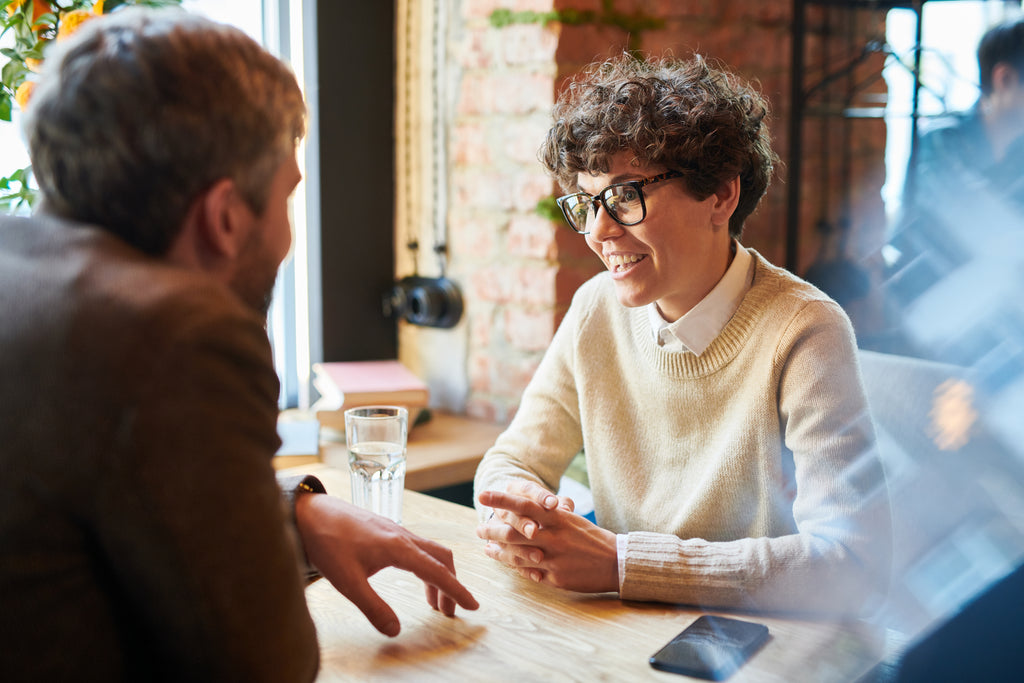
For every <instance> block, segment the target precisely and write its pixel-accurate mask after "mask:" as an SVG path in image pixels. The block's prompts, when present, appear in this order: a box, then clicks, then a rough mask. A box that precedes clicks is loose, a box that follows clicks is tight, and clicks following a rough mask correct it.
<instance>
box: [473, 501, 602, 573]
mask: <svg viewBox="0 0 1024 683" xmlns="http://www.w3.org/2000/svg"><path fill="white" fill-rule="evenodd" d="M479 501H480V503H481V504H482V505H484V506H486V507H489V508H492V509H493V510H494V514H493V516H492V517H491V518H490V519H489V520H488V521H486V522H484V523H482V524H480V525H479V526H478V527H477V529H476V535H477V536H479V537H480V538H482V539H484V540H485V541H487V545H486V546H485V547H484V552H485V553H486V554H487V556H488V557H490V558H492V559H495V560H498V561H499V562H502V563H503V564H506V565H508V566H509V567H512V568H513V569H515V570H516V571H518V572H519V573H520V574H521V575H522V576H524V577H526V578H528V579H530V580H532V581H536V582H537V583H546V584H550V585H552V586H556V587H558V588H564V589H567V590H573V591H578V592H582V593H601V592H606V591H618V589H619V570H618V559H617V551H616V539H615V534H614V533H612V532H611V531H608V530H607V529H602V528H601V527H599V526H597V525H596V524H594V523H592V522H590V521H589V520H588V519H586V518H584V517H582V516H580V515H577V514H576V513H575V512H574V511H573V510H574V504H573V501H572V499H571V498H568V497H565V496H556V495H555V494H553V493H551V492H550V491H548V490H547V489H545V488H544V487H542V486H540V485H539V484H536V483H533V482H528V481H516V482H512V483H510V484H509V485H508V486H507V487H506V489H505V491H483V492H482V493H480V495H479Z"/></svg>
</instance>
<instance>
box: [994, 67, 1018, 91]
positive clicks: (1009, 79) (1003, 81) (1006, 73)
mask: <svg viewBox="0 0 1024 683" xmlns="http://www.w3.org/2000/svg"><path fill="white" fill-rule="evenodd" d="M1022 78H1024V74H1020V73H1018V72H1017V70H1016V69H1014V68H1013V66H1011V65H1010V64H1007V63H1006V62H997V63H996V65H995V66H993V67H992V92H994V93H1000V92H1004V91H1006V90H1012V89H1014V88H1020V87H1021V80H1022Z"/></svg>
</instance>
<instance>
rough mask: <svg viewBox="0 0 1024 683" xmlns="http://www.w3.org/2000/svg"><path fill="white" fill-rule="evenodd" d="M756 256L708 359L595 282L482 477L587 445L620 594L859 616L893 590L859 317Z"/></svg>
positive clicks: (549, 472) (558, 469)
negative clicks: (669, 342) (861, 364)
mask: <svg viewBox="0 0 1024 683" xmlns="http://www.w3.org/2000/svg"><path fill="white" fill-rule="evenodd" d="M751 254H752V255H753V256H754V260H755V263H756V270H755V273H754V279H753V283H752V286H751V288H750V290H749V292H748V293H747V295H746V296H745V297H744V299H743V301H742V302H741V303H740V306H739V308H738V309H737V311H736V313H735V314H734V315H733V317H732V319H731V320H730V321H729V323H728V324H727V325H726V326H725V328H724V329H723V330H722V332H721V333H720V334H719V335H718V337H717V338H716V339H715V340H714V341H713V342H712V343H711V345H710V346H709V347H708V348H707V349H706V350H705V352H704V353H703V354H701V355H700V356H696V355H694V354H692V353H689V352H673V351H667V350H665V349H664V348H662V347H659V346H658V345H657V344H656V343H655V340H654V339H653V335H652V334H651V328H650V324H649V322H648V318H647V312H646V310H645V309H644V308H642V307H641V308H632V309H629V308H625V307H623V306H622V305H621V304H619V303H618V300H617V298H616V296H615V290H614V284H613V282H612V281H611V279H610V278H609V277H608V276H607V274H605V273H602V274H600V275H598V276H596V277H595V278H593V279H592V280H590V281H589V282H588V283H586V284H584V285H583V287H581V288H580V290H579V291H578V292H577V293H576V295H575V297H574V299H573V303H572V306H571V307H570V309H569V311H568V313H567V314H566V317H565V319H564V321H563V322H562V324H561V326H560V327H559V330H558V332H557V334H556V335H555V338H554V340H553V342H552V344H551V347H550V348H549V349H548V351H547V353H546V355H545V357H544V360H543V362H542V363H541V365H540V367H539V368H538V370H537V372H536V374H535V376H534V378H533V380H532V381H531V382H530V385H529V386H528V387H527V389H526V391H525V393H524V395H523V399H522V402H521V404H520V406H519V410H518V412H517V413H516V416H515V419H514V420H513V421H512V424H511V425H510V426H509V428H508V430H507V431H506V432H505V433H504V434H502V435H501V437H499V439H498V440H497V442H496V443H495V445H494V447H493V448H491V449H490V450H489V451H488V453H487V454H486V456H485V458H484V460H483V462H482V463H481V465H480V468H479V470H478V472H477V477H476V487H477V490H478V491H479V490H484V489H499V490H500V489H504V487H505V484H506V483H507V482H508V480H509V479H512V478H525V479H530V480H532V481H536V482H538V483H540V484H542V485H544V486H547V487H548V488H549V489H551V490H555V488H556V487H557V486H558V483H559V478H560V476H561V475H562V473H563V472H564V470H565V468H566V466H567V465H568V463H569V462H570V460H571V459H572V458H573V456H574V455H575V454H576V453H577V452H578V451H579V450H580V449H581V448H582V449H583V450H584V452H585V453H586V460H587V468H588V475H589V479H590V485H591V488H592V492H593V497H594V505H595V513H596V517H597V523H598V524H599V525H601V526H602V527H604V528H606V529H609V530H611V531H614V532H616V533H617V534H628V538H627V539H626V554H625V558H620V562H621V561H622V560H623V559H624V572H623V575H622V576H621V577H620V579H621V589H620V596H621V597H622V598H623V599H629V600H658V601H665V602H679V603H691V604H699V605H706V606H714V607H737V608H754V609H771V610H795V611H812V612H826V613H835V612H840V613H860V612H862V611H864V610H869V609H870V608H871V607H872V605H877V599H878V598H879V597H880V596H881V594H882V593H883V592H884V590H885V587H886V579H887V574H888V570H889V557H890V554H891V523H890V520H889V509H888V497H887V491H886V486H885V481H884V476H883V473H882V469H881V464H880V462H879V460H878V457H877V454H876V452H875V450H874V433H873V428H872V425H871V420H870V417H869V415H868V412H867V403H866V400H865V397H864V391H863V388H862V386H861V380H860V375H859V371H858V366H857V358H856V353H855V350H856V349H855V343H854V337H853V330H852V328H851V326H850V323H849V321H848V320H847V318H846V316H845V315H844V314H843V312H842V310H841V309H840V308H839V306H838V305H836V304H835V302H833V301H831V300H829V299H828V298H827V297H826V296H825V295H824V294H822V293H821V292H820V291H818V290H816V289H815V288H814V287H812V286H811V285H809V284H807V283H806V282H803V281H801V280H799V279H798V278H795V277H794V276H792V275H791V274H789V273H787V272H786V271H784V270H782V269H780V268H776V267H774V266H772V265H770V264H769V263H767V262H766V261H765V260H764V259H763V258H762V257H761V256H760V255H758V254H757V252H755V251H751ZM620 547H621V545H620ZM872 598H874V600H872Z"/></svg>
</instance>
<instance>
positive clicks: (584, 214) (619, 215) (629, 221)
mask: <svg viewBox="0 0 1024 683" xmlns="http://www.w3.org/2000/svg"><path fill="white" fill-rule="evenodd" d="M682 175H683V174H682V173H680V172H679V171H666V172H665V173H659V174H658V175H655V176H651V177H650V178H641V179H640V180H630V181H629V182H625V183H615V184H614V185H609V186H608V187H606V188H604V189H603V190H601V191H600V192H598V193H597V194H587V193H586V192H576V193H574V194H567V195H565V196H564V197H559V198H558V199H556V200H555V202H556V203H557V204H558V208H560V209H561V210H562V215H563V216H565V220H566V221H568V223H569V227H571V228H572V229H573V230H575V231H576V232H578V233H580V234H581V235H586V234H587V233H588V232H590V231H589V230H588V229H587V218H588V217H589V216H590V209H591V208H593V210H594V215H595V216H596V215H597V202H598V201H600V202H601V205H602V206H604V210H605V211H607V212H608V215H609V216H611V217H612V219H613V220H614V221H615V222H616V223H618V224H619V225H626V226H629V225H636V224H637V223H640V222H642V221H643V220H644V219H645V218H647V204H645V203H644V186H645V185H650V184H652V183H658V182H661V181H662V180H668V179H669V178H679V177H680V176H682Z"/></svg>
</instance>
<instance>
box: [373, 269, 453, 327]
mask: <svg viewBox="0 0 1024 683" xmlns="http://www.w3.org/2000/svg"><path fill="white" fill-rule="evenodd" d="M384 315H385V316H387V317H392V316H401V317H403V318H405V319H406V320H407V321H408V322H410V323H412V324H413V325H423V326H425V327H455V325H457V324H458V322H459V319H460V318H462V293H461V292H460V291H459V287H458V285H456V284H455V283H454V282H452V281H451V280H449V279H448V278H446V277H420V276H419V275H411V276H409V277H404V278H402V279H401V280H399V281H398V282H396V283H395V286H394V287H392V288H391V291H390V292H388V293H387V294H385V295H384Z"/></svg>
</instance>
